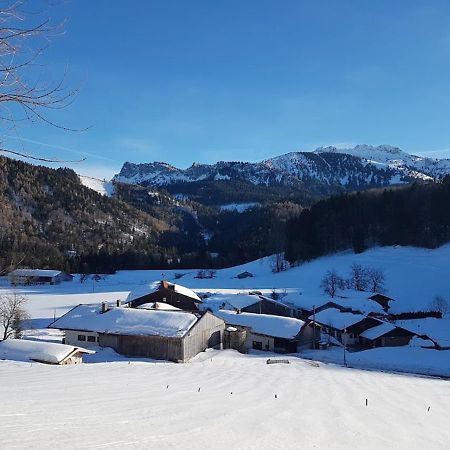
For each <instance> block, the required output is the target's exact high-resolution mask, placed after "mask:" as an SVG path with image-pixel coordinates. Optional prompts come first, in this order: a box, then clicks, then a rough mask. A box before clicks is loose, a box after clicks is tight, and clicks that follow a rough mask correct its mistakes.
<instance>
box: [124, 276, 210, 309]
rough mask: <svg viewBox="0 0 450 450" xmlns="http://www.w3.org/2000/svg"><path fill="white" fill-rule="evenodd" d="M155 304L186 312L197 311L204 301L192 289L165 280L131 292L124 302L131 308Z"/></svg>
mask: <svg viewBox="0 0 450 450" xmlns="http://www.w3.org/2000/svg"><path fill="white" fill-rule="evenodd" d="M155 302H157V303H168V304H169V305H172V306H175V307H176V308H179V309H183V310H184V311H197V310H198V309H199V307H198V305H199V304H200V303H202V300H201V298H200V297H199V296H198V295H197V294H196V293H195V292H194V291H192V290H191V289H189V288H186V287H184V286H181V285H179V284H174V283H169V282H168V281H165V280H163V281H161V282H158V283H153V284H150V285H145V286H139V287H138V288H137V289H135V290H133V291H131V292H130V294H129V295H128V297H127V299H126V300H125V301H124V303H125V304H128V305H129V306H130V307H131V308H137V307H138V306H140V305H143V304H145V303H155Z"/></svg>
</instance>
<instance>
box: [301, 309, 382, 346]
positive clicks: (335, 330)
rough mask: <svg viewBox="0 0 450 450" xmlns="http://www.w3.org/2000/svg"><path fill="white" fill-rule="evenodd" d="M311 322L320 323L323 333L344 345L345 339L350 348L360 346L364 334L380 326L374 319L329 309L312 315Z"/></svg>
mask: <svg viewBox="0 0 450 450" xmlns="http://www.w3.org/2000/svg"><path fill="white" fill-rule="evenodd" d="M309 320H312V321H314V322H316V323H318V324H319V325H320V326H321V327H322V332H323V333H325V334H328V335H329V336H331V337H333V338H336V339H337V340H338V341H340V342H342V343H344V339H345V345H349V346H352V345H358V344H359V343H360V334H361V333H362V332H364V331H365V330H367V329H369V328H372V327H375V326H377V325H379V324H380V321H379V320H378V319H375V318H374V317H367V316H364V315H363V314H353V313H350V312H342V311H340V310H339V309H336V308H328V309H325V310H323V311H321V312H319V313H317V314H315V315H311V316H310V317H309Z"/></svg>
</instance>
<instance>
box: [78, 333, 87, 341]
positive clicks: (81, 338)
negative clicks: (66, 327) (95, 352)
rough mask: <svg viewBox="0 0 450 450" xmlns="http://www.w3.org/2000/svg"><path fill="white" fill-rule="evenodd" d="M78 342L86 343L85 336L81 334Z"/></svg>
mask: <svg viewBox="0 0 450 450" xmlns="http://www.w3.org/2000/svg"><path fill="white" fill-rule="evenodd" d="M78 340H79V341H85V340H86V336H85V335H84V334H79V335H78Z"/></svg>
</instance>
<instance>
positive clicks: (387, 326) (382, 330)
mask: <svg viewBox="0 0 450 450" xmlns="http://www.w3.org/2000/svg"><path fill="white" fill-rule="evenodd" d="M396 328H397V327H396V326H395V325H393V324H392V323H389V322H381V323H380V325H377V326H376V327H373V328H369V329H368V330H366V331H364V332H363V333H361V334H360V336H361V337H363V338H366V339H369V340H370V341H374V340H375V339H378V338H380V337H382V336H384V335H385V334H388V333H390V332H391V331H393V330H395V329H396Z"/></svg>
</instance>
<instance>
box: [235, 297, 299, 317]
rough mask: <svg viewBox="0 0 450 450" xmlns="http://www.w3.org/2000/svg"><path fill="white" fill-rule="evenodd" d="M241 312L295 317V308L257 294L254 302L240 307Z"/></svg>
mask: <svg viewBox="0 0 450 450" xmlns="http://www.w3.org/2000/svg"><path fill="white" fill-rule="evenodd" d="M240 311H241V312H248V313H256V314H270V315H272V316H283V317H295V318H297V309H296V308H292V307H290V306H289V305H284V304H283V303H280V302H277V301H274V300H272V299H270V298H267V297H263V296H259V297H257V298H255V303H253V304H251V305H248V306H246V307H245V308H241V309H240Z"/></svg>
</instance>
